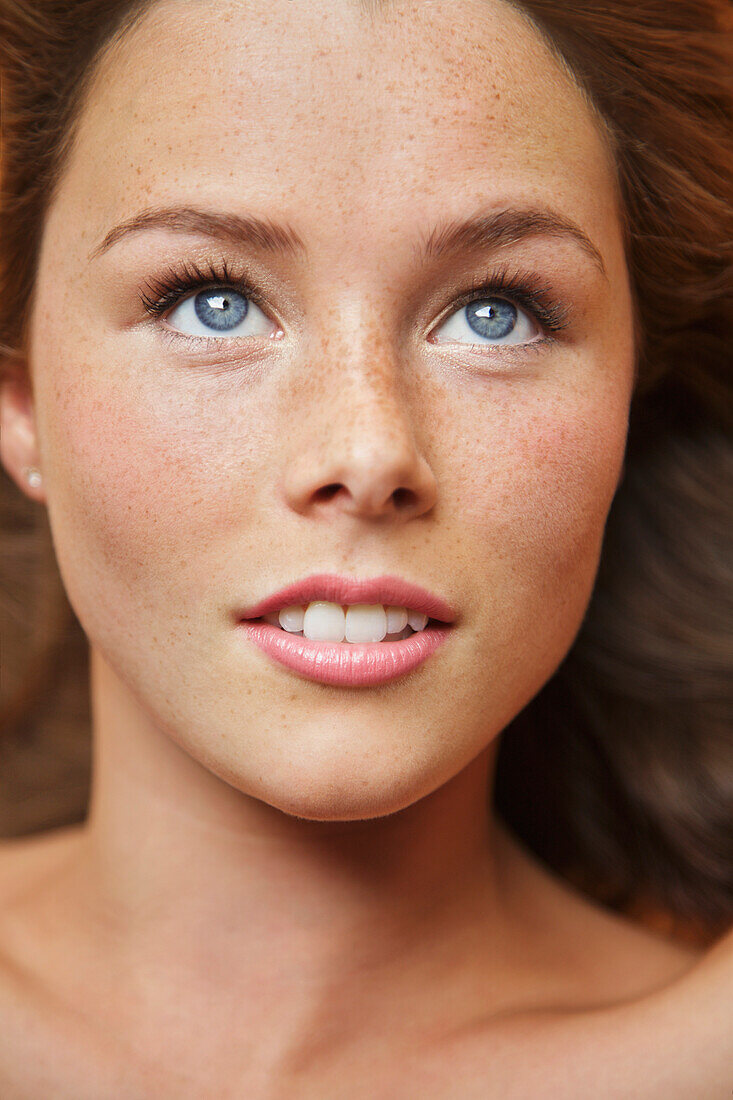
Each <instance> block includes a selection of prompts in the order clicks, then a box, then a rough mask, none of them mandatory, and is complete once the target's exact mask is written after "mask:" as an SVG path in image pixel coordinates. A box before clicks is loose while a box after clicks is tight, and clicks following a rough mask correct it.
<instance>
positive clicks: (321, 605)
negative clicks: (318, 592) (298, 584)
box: [303, 600, 346, 642]
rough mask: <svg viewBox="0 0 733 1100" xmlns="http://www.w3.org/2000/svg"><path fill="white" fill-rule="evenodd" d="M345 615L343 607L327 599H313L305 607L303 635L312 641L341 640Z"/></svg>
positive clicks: (342, 638) (343, 632)
mask: <svg viewBox="0 0 733 1100" xmlns="http://www.w3.org/2000/svg"><path fill="white" fill-rule="evenodd" d="M345 633H346V616H345V615H344V612H343V608H342V607H341V606H340V605H339V604H337V603H328V601H327V600H314V601H313V603H309V604H308V606H307V608H306V609H305V615H304V617H303V636H304V637H305V638H310V640H311V641H313V642H343V640H344V634H345Z"/></svg>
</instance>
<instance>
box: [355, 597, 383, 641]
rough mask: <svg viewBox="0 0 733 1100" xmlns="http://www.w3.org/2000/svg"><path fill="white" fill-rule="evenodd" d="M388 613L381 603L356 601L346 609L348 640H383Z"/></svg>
mask: <svg viewBox="0 0 733 1100" xmlns="http://www.w3.org/2000/svg"><path fill="white" fill-rule="evenodd" d="M386 633H387V615H386V612H385V610H384V608H383V607H382V605H381V603H355V604H352V606H351V607H348V608H347V609H346V641H347V642H381V640H382V638H383V637H384V635H385V634H386Z"/></svg>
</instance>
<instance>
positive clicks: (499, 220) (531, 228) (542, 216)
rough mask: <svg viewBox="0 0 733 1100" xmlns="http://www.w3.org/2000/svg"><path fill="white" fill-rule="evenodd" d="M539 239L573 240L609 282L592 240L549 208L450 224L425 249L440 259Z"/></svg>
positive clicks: (424, 244)
mask: <svg viewBox="0 0 733 1100" xmlns="http://www.w3.org/2000/svg"><path fill="white" fill-rule="evenodd" d="M536 236H545V237H548V236H549V237H559V238H562V237H565V238H568V237H569V238H570V239H571V240H574V241H575V242H576V243H577V244H579V245H580V247H581V248H582V249H583V251H584V252H585V253H586V254H587V255H588V256H590V258H591V260H592V261H593V263H594V264H595V265H596V267H597V268H598V269H599V271H600V272H601V274H602V275H603V276H604V277H605V278H608V276H607V275H606V268H605V266H604V264H603V257H602V256H601V253H600V251H599V250H598V248H596V246H595V245H594V244H593V241H592V240H591V239H590V237H589V236H588V235H587V234H586V233H585V232H584V231H583V230H582V229H581V228H580V226H579V225H576V223H575V222H574V221H572V220H571V219H570V218H568V217H566V215H565V214H560V213H559V212H558V211H557V210H552V209H551V208H549V207H545V206H541V207H509V208H505V209H502V210H494V211H490V212H489V213H487V214H479V215H477V216H476V217H473V218H469V219H468V220H466V221H460V220H454V221H450V222H446V223H444V224H443V225H441V226H437V227H436V228H435V229H433V230H432V231H431V233H429V234H428V236H427V237H424V238H423V240H422V243H421V249H422V252H423V254H424V255H425V256H426V257H427V258H430V257H432V258H433V259H438V258H442V257H444V256H447V255H453V254H455V253H456V252H461V251H469V252H473V251H477V250H478V249H481V248H485V247H487V246H492V247H494V248H500V247H501V246H502V245H508V244H514V243H515V242H517V241H521V240H524V239H525V238H526V237H536Z"/></svg>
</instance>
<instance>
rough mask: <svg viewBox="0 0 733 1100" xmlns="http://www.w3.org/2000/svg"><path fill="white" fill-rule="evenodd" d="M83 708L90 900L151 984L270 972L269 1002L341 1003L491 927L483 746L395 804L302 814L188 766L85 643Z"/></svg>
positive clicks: (501, 885) (491, 855)
mask: <svg viewBox="0 0 733 1100" xmlns="http://www.w3.org/2000/svg"><path fill="white" fill-rule="evenodd" d="M92 701H93V716H94V756H95V759H94V769H93V776H94V778H93V786H92V797H91V802H90V811H89V817H88V821H87V827H86V849H85V861H86V862H85V867H86V872H85V873H86V876H87V882H88V884H89V887H88V896H89V898H90V901H91V908H92V911H93V912H94V913H95V914H96V916H97V918H98V923H99V925H100V926H101V927H104V928H106V929H107V931H108V932H109V935H110V938H111V941H112V946H113V947H115V946H116V947H117V948H118V949H120V950H122V951H123V954H124V956H125V957H126V958H134V959H135V960H136V961H137V963H138V965H139V963H140V962H141V961H143V960H149V962H150V963H151V964H152V965H153V966H154V969H155V973H156V974H157V975H159V976H160V980H161V981H162V982H163V983H165V981H166V980H167V978H166V976H170V978H171V980H172V981H174V982H175V983H177V984H179V985H180V982H181V980H182V977H181V976H182V975H185V976H186V978H185V980H186V987H187V988H196V989H197V990H202V989H203V990H207V991H208V993H209V994H212V993H216V994H217V995H219V994H221V993H222V992H225V990H226V988H227V987H229V988H232V989H237V990H239V991H241V990H242V989H252V988H262V987H263V986H264V987H268V988H273V981H274V982H275V984H276V985H277V986H278V988H279V989H280V991H281V992H280V996H281V997H286V996H288V995H292V996H293V997H296V998H301V999H303V1000H304V1001H305V1000H309V1001H310V1002H311V1005H312V1004H313V1003H315V1002H318V1003H319V1004H320V1005H323V1004H324V1003H325V1002H326V1000H328V1002H329V1003H330V1004H331V1005H336V1004H339V1003H342V1004H351V1003H352V1002H353V998H354V996H355V993H354V991H355V989H356V987H357V985H358V986H359V987H360V988H362V989H363V988H365V987H364V982H365V980H366V979H367V978H368V977H369V976H371V977H373V978H374V980H378V977H379V975H380V974H385V975H386V974H387V973H389V980H390V981H392V980H393V979H395V980H396V976H397V974H398V973H402V972H404V973H406V972H407V970H409V969H410V967H411V965H412V964H413V962H414V964H415V965H416V966H418V965H419V960H420V959H421V958H422V959H424V958H425V953H426V951H427V952H428V953H429V955H430V957H431V958H432V959H433V960H435V959H437V958H438V957H439V956H440V954H441V951H443V950H445V951H446V952H448V953H450V952H453V953H455V951H456V946H457V944H458V943H459V942H460V943H461V944H462V945H463V946H462V948H461V951H462V953H464V954H465V952H466V950H467V948H466V939H465V937H466V935H471V934H473V933H472V932H471V930H472V929H473V930H475V931H478V935H479V936H480V938H481V942H482V943H483V944H484V945H487V944H490V943H491V942H492V937H493V938H494V941H495V943H496V942H498V941H499V940H500V939H501V937H502V936H504V935H505V934H506V929H507V925H508V923H509V913H508V910H507V905H508V902H507V891H506V889H505V887H506V880H505V877H503V876H505V871H506V868H505V864H506V862H507V851H508V849H507V842H506V833H505V831H504V830H503V829H502V827H501V825H500V824H499V822H498V821H497V820H496V819H494V817H493V816H492V815H491V813H490V812H489V805H488V803H489V799H488V797H487V790H488V785H489V782H490V775H491V767H492V763H493V756H494V752H493V751H491V750H486V751H485V752H484V753H483V754H481V755H480V756H479V757H477V758H476V759H474V761H473V762H472V763H471V764H470V765H469V766H468V767H466V768H465V769H464V770H463V771H461V772H460V773H459V774H458V775H457V776H455V777H454V778H453V779H451V780H449V781H448V782H446V783H444V784H443V785H442V786H440V787H439V788H438V789H437V790H435V791H433V792H432V793H431V794H428V795H427V796H425V797H423V798H421V799H419V800H418V801H417V802H415V803H413V804H412V805H410V806H408V807H406V808H405V809H403V810H400V811H398V812H396V813H392V814H388V815H387V816H384V817H381V818H373V819H369V820H359V821H346V822H345V821H311V820H306V819H303V818H297V817H294V816H290V815H288V814H286V813H283V812H282V811H280V810H278V809H275V808H273V807H272V806H270V805H268V804H266V803H265V802H262V801H261V800H258V799H255V798H253V797H250V796H248V795H246V794H243V793H242V792H241V791H239V790H237V789H235V788H234V787H232V786H231V785H230V784H228V783H227V782H225V781H224V780H222V779H220V778H218V777H217V776H216V775H214V774H212V772H211V771H209V770H208V769H207V768H205V767H204V766H202V765H200V764H199V763H198V762H197V761H195V760H194V759H193V758H192V757H191V756H190V755H188V754H187V753H186V752H185V751H184V750H183V749H181V748H180V747H179V746H178V745H177V744H176V743H175V742H174V741H173V740H172V739H171V738H170V737H169V736H168V735H167V734H166V733H164V732H162V731H161V730H159V729H157V728H156V727H155V725H154V723H152V722H151V719H150V717H149V716H148V715H147V714H146V713H145V712H144V711H143V710H142V709H141V708H140V706H139V704H138V703H137V701H136V700H135V699H134V697H133V696H132V695H131V694H130V692H129V691H128V689H127V688H126V686H125V685H124V684H123V683H122V682H121V681H120V680H119V678H118V677H117V676H116V674H115V673H114V672H113V671H112V670H111V669H110V667H109V666H108V665H107V664H106V662H104V660H103V659H102V658H101V657H100V656H99V654H98V653H96V652H95V651H93V652H92ZM441 945H442V946H441ZM446 961H447V956H446ZM253 983H254V985H253ZM339 993H340V994H342V996H339Z"/></svg>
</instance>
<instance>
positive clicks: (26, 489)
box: [0, 365, 45, 501]
mask: <svg viewBox="0 0 733 1100" xmlns="http://www.w3.org/2000/svg"><path fill="white" fill-rule="evenodd" d="M0 461H1V462H2V464H3V466H4V467H5V469H6V470H7V472H8V474H9V475H10V477H12V479H13V480H14V481H15V482H16V484H17V485H18V487H19V488H20V490H21V492H23V493H25V495H26V496H27V497H30V498H31V500H37V501H44V500H45V495H44V491H43V476H42V472H41V464H40V455H39V451H38V437H37V434H36V421H35V410H34V405H33V394H32V391H31V385H30V381H29V380H28V379H27V377H26V376H25V375H24V374H23V373H21V372H19V371H14V370H12V369H10V370H8V369H7V365H4V370H3V373H2V376H0Z"/></svg>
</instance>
